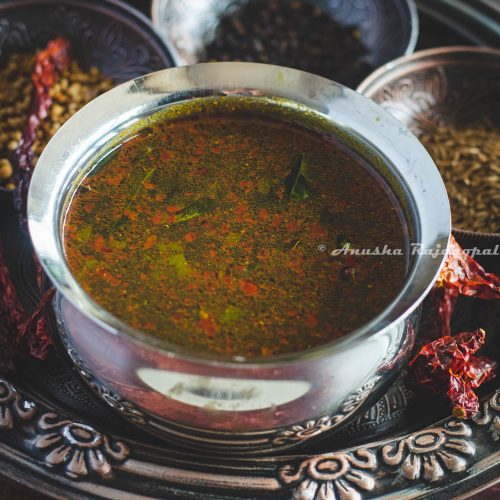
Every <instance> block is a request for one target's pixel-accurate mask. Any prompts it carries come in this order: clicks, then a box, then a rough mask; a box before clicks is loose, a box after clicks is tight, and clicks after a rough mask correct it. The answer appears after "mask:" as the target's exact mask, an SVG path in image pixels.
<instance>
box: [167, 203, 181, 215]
mask: <svg viewBox="0 0 500 500" xmlns="http://www.w3.org/2000/svg"><path fill="white" fill-rule="evenodd" d="M181 210H182V207H180V206H179V205H170V206H168V207H167V212H168V213H169V214H176V213H177V212H180V211H181Z"/></svg>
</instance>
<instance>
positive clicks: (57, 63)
mask: <svg viewBox="0 0 500 500" xmlns="http://www.w3.org/2000/svg"><path fill="white" fill-rule="evenodd" d="M69 56H70V43H69V41H68V40H66V39H65V38H56V39H54V40H52V41H50V42H49V43H48V44H47V47H46V48H45V49H44V50H42V51H41V52H39V53H38V54H37V55H36V57H35V65H34V68H33V74H32V77H31V78H32V81H33V93H32V96H31V104H30V112H29V116H28V121H27V124H26V127H25V129H24V132H23V135H22V137H21V140H20V141H19V144H18V146H17V148H16V150H15V152H14V154H13V158H12V160H13V163H14V166H15V168H16V175H17V177H18V186H17V189H16V191H15V196H14V203H15V206H16V210H17V211H18V214H19V215H20V218H21V224H22V225H23V226H24V227H25V226H26V201H27V195H28V188H29V181H30V179H31V174H32V173H33V156H34V151H33V146H34V144H35V141H36V138H37V130H38V127H39V125H40V123H41V121H42V120H43V119H44V118H45V117H46V116H47V114H48V111H49V109H50V106H51V104H52V98H51V88H52V87H53V85H54V84H55V83H56V81H57V77H58V75H59V74H60V73H61V71H63V70H64V69H65V68H66V67H67V66H68V65H69V61H70V58H69Z"/></svg>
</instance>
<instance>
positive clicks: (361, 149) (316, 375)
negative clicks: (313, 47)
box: [28, 63, 451, 454]
mask: <svg viewBox="0 0 500 500" xmlns="http://www.w3.org/2000/svg"><path fill="white" fill-rule="evenodd" d="M214 96H215V97H217V98H218V99H224V100H225V102H227V103H229V104H230V103H231V102H237V101H235V100H237V99H241V98H244V99H246V100H250V101H252V102H255V103H257V102H260V103H262V102H271V101H272V102H274V103H277V104H279V105H280V106H289V107H290V109H294V110H295V112H298V113H300V114H303V116H304V117H305V116H309V115H310V114H314V116H316V117H321V119H322V120H324V121H325V123H328V127H329V129H328V130H330V131H331V133H332V134H334V135H335V137H336V138H337V139H338V140H339V141H341V142H342V143H343V144H344V145H345V147H347V148H349V149H351V150H352V151H355V152H356V153H357V154H359V155H361V156H362V157H364V158H366V159H367V160H369V161H370V163H372V164H373V165H375V166H374V168H375V169H376V170H377V171H378V174H379V175H381V176H382V177H383V178H384V179H385V180H386V181H387V182H388V184H389V185H390V186H391V188H392V191H393V194H394V196H395V197H396V198H397V200H398V203H399V204H400V205H401V209H402V211H403V213H404V218H405V220H406V223H407V226H408V229H409V232H410V234H411V243H412V244H413V245H414V246H418V247H419V248H422V249H424V250H425V251H421V252H408V254H409V255H408V270H407V274H406V278H405V281H404V284H403V286H402V288H401V290H400V291H399V293H398V294H397V297H396V298H395V299H394V300H393V301H392V302H391V303H390V304H389V305H388V306H387V307H386V308H385V309H384V310H383V311H382V313H380V314H379V315H378V316H377V317H375V318H373V319H372V320H371V321H369V322H368V323H367V324H365V325H363V326H362V327H360V328H358V329H356V330H355V331H353V332H351V333H349V334H348V335H346V336H344V337H341V338H340V339H337V340H333V341H331V342H328V343H327V344H325V345H321V346H319V347H316V348H312V349H309V350H304V351H299V352H291V353H287V354H280V355H273V356H269V357H255V358H249V359H245V358H243V357H241V356H240V357H236V356H221V355H215V354H211V353H209V352H203V351H201V352H200V351H195V350H188V349H186V348H181V347H179V346H176V345H172V344H170V343H169V342H168V341H166V340H165V339H162V338H159V337H152V336H151V335H147V334H146V333H144V332H142V331H139V330H138V329H136V328H133V327H131V326H130V325H128V324H125V323H124V322H123V321H122V320H120V319H118V318H117V317H115V316H113V315H112V314H110V313H109V312H108V311H107V310H105V309H104V308H103V307H102V306H101V305H99V304H98V303H96V302H94V301H93V300H92V299H91V298H90V297H89V296H88V295H87V294H86V293H85V292H84V290H83V288H82V287H81V285H80V284H79V283H78V282H77V281H76V279H75V277H74V276H73V274H72V273H71V271H70V268H69V265H68V262H67V258H66V255H65V252H64V247H63V242H62V234H63V232H62V231H63V226H64V214H65V210H66V208H67V203H68V199H69V197H71V195H72V193H74V191H75V189H76V186H78V183H79V180H81V179H82V176H85V174H86V173H87V172H88V171H89V169H90V168H91V166H92V165H93V164H94V163H93V162H94V160H95V159H96V158H101V157H102V156H101V155H102V153H103V151H110V150H112V148H113V147H114V146H115V145H116V144H117V143H119V142H120V141H123V139H124V137H123V134H124V133H126V132H127V131H130V130H131V129H130V127H133V126H134V125H140V124H141V123H144V122H143V120H144V119H145V118H147V117H150V116H153V115H154V113H156V112H157V111H160V110H161V112H165V111H168V109H169V106H173V105H175V104H176V103H179V102H186V101H188V100H201V101H202V100H204V99H208V98H211V97H214ZM396 145H397V146H396ZM375 158H383V160H384V161H383V162H382V163H380V162H379V163H377V162H375V163H373V162H374V161H375ZM376 165H378V167H377V166H376ZM416 165H418V169H417V168H416ZM28 219H29V229H30V233H31V237H32V240H33V244H34V248H35V251H36V253H37V255H38V257H39V259H40V262H41V264H42V266H43V267H44V269H45V271H46V272H47V274H48V275H49V277H50V279H51V280H52V281H53V283H54V286H55V287H56V288H57V290H58V294H57V298H56V301H55V304H54V306H55V312H56V317H57V321H58V326H59V331H60V334H61V337H62V339H63V342H64V343H65V345H66V347H67V350H68V352H69V354H70V356H71V358H72V360H73V362H74V364H75V365H76V367H77V369H78V371H79V372H80V373H81V374H82V375H83V377H84V378H85V380H87V382H88V383H89V385H90V387H91V388H93V389H94V390H95V391H96V393H97V394H98V395H99V396H100V397H101V398H102V399H103V400H104V401H105V402H107V403H108V404H109V405H110V406H112V407H113V408H114V409H116V410H117V411H118V412H119V414H120V415H121V416H123V417H124V418H127V419H128V420H130V421H131V422H132V423H134V424H136V425H139V426H141V427H142V428H143V429H145V430H147V431H149V432H151V433H154V434H155V435H157V436H160V437H162V438H164V439H168V440H171V441H175V442H176V443H178V444H179V445H184V446H187V447H191V448H194V449H196V451H197V452H206V453H223V454H248V453H270V452H275V451H279V450H284V449H288V448H292V447H296V446H300V445H302V444H304V443H306V442H308V443H309V442H310V441H311V440H314V439H319V438H320V437H325V436H327V435H328V434H329V433H331V432H334V431H336V430H338V429H339V428H341V427H342V426H343V425H344V424H346V423H347V422H349V421H350V420H351V419H352V418H353V417H354V416H356V415H357V414H359V412H361V411H362V410H363V409H364V408H366V406H367V405H369V404H370V402H372V401H373V400H374V399H375V398H376V397H378V396H379V395H380V393H381V392H382V391H383V390H384V389H385V388H386V387H387V385H388V384H389V383H390V382H391V381H392V380H393V379H394V377H395V376H396V375H397V373H398V372H399V371H400V370H401V368H402V367H403V366H404V364H405V362H406V360H407V358H408V356H409V354H410V352H411V348H412V346H413V341H414V338H415V332H416V330H417V327H418V320H419V316H420V304H421V302H422V300H423V299H424V297H425V296H426V294H427V293H428V291H429V289H430V288H431V287H432V285H433V283H434V281H435V279H436V277H437V275H438V273H439V270H440V268H441V266H442V264H443V261H444V258H445V255H444V254H445V252H444V251H443V250H445V249H446V248H447V245H448V241H449V237H450V230H451V222H450V213H449V204H448V199H447V195H446V190H445V188H444V185H443V182H442V180H441V177H440V176H439V173H438V171H437V169H436V167H435V165H434V163H433V162H432V160H431V158H430V157H429V155H428V154H427V153H426V151H425V149H424V148H423V146H422V145H421V144H420V143H419V142H418V140H417V139H416V138H415V137H414V136H413V135H412V134H411V133H410V132H409V131H408V130H407V129H405V128H404V127H403V126H402V125H401V123H400V122H398V121H397V120H396V119H395V118H394V117H392V116H391V115H390V114H389V113H387V112H385V111H384V110H383V109H381V108H380V107H379V106H377V105H376V104H375V103H373V102H372V101H370V100H369V99H367V98H365V97H363V96H361V95H359V94H358V93H356V92H354V91H352V90H350V89H348V88H346V87H343V86H341V85H339V84H337V83H334V82H331V81H329V80H326V79H324V78H320V77H318V76H315V75H312V74H308V73H304V72H301V71H298V70H293V69H289V68H282V67H277V66H271V65H262V64H252V63H210V64H197V65H193V66H186V67H181V68H172V69H168V70H163V71H160V72H157V73H152V74H149V75H146V76H143V77H140V78H137V79H135V80H132V81H130V82H127V83H125V84H122V85H120V86H118V87H116V88H115V89H113V90H111V91H109V92H107V93H105V94H103V95H102V96H100V97H98V98H97V99H95V100H94V101H92V102H91V103H89V104H88V105H87V106H86V107H84V108H83V109H82V110H80V111H79V112H78V113H77V114H75V116H74V117H72V118H71V119H70V120H69V121H68V122H66V123H65V124H64V125H63V127H62V128H61V129H60V130H59V131H58V132H57V134H56V135H55V136H54V138H53V139H52V140H51V142H50V143H49V145H48V146H47V148H46V149H45V150H44V152H43V153H42V156H41V157H40V160H39V163H38V166H37V168H36V170H35V173H34V176H33V178H32V182H31V186H30V192H29V201H28ZM440 249H441V251H439V250H440ZM431 250H434V252H432V251H431ZM436 250H437V251H436ZM283 335H286V332H283Z"/></svg>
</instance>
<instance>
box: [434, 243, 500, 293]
mask: <svg viewBox="0 0 500 500" xmlns="http://www.w3.org/2000/svg"><path fill="white" fill-rule="evenodd" d="M436 286H437V287H444V288H447V289H450V290H455V291H457V292H458V293H459V294H461V295H465V296H467V297H475V298H478V299H497V300H498V299H500V276H497V275H496V274H493V273H487V272H486V271H485V270H484V269H483V267H482V266H481V265H480V264H479V263H478V262H476V261H475V260H474V259H473V258H472V257H471V256H470V255H468V254H466V253H465V252H464V251H463V250H462V248H461V247H460V245H459V244H458V243H457V242H456V240H455V238H453V236H451V238H450V244H449V247H448V256H447V258H446V261H445V264H444V266H443V269H442V270H441V272H440V274H439V277H438V279H437V281H436Z"/></svg>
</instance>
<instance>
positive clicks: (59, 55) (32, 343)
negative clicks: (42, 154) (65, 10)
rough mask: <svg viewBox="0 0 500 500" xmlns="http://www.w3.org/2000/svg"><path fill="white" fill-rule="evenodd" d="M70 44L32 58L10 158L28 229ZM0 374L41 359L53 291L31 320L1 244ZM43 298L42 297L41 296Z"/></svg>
mask: <svg viewBox="0 0 500 500" xmlns="http://www.w3.org/2000/svg"><path fill="white" fill-rule="evenodd" d="M69 53H70V44H69V42H68V41H67V40H65V39H64V38H56V39H55V40H52V41H50V42H49V43H48V44H47V47H46V48H45V49H44V50H42V51H41V52H39V53H38V54H37V56H36V57H35V64H34V68H33V73H32V81H33V93H32V97H31V103H30V112H29V115H28V120H27V124H26V127H25V129H24V132H23V135H22V137H21V139H20V141H19V144H18V146H17V148H16V150H15V152H14V154H13V157H12V162H13V164H14V166H15V167H16V175H17V177H18V186H17V189H16V191H15V193H14V204H15V207H16V210H17V212H18V214H19V218H20V222H21V226H22V227H23V229H26V227H27V221H26V200H27V194H28V188H29V181H30V179H31V174H32V172H33V157H34V151H33V146H34V144H35V141H36V139H37V130H38V126H39V125H40V123H41V121H42V120H43V119H44V118H45V117H46V116H47V114H48V111H49V108H50V106H51V103H52V99H51V89H52V87H53V85H54V84H55V83H56V81H57V77H58V75H59V74H60V72H61V71H63V70H64V69H65V68H66V67H67V66H68V65H69ZM35 264H36V268H37V278H38V285H39V287H40V290H41V287H42V275H43V271H42V269H41V267H40V265H39V263H38V261H37V260H36V257H35ZM0 290H1V298H0V346H1V350H0V370H3V371H12V370H13V369H14V360H15V357H16V355H17V354H19V353H22V352H27V353H29V354H30V355H31V356H35V357H37V358H40V359H44V358H45V357H46V355H47V352H48V348H49V347H50V346H51V345H52V338H51V335H50V332H49V331H48V328H47V324H46V320H45V317H44V315H43V311H44V308H45V306H46V305H47V304H48V302H49V300H50V298H52V296H53V294H54V290H53V289H50V290H48V291H47V292H46V293H45V294H44V295H43V297H42V299H41V301H40V303H39V305H38V306H37V307H36V309H35V311H34V312H33V314H32V315H31V316H29V315H28V313H27V312H26V311H25V310H24V307H23V306H22V305H21V302H20V301H19V297H18V296H17V292H16V288H15V285H14V284H13V282H12V280H11V277H10V273H9V269H8V267H7V265H6V264H5V261H4V259H3V251H2V246H1V242H0ZM41 295H42V293H41Z"/></svg>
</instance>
